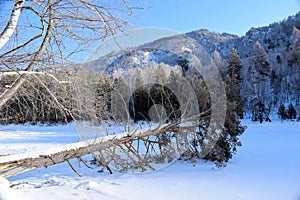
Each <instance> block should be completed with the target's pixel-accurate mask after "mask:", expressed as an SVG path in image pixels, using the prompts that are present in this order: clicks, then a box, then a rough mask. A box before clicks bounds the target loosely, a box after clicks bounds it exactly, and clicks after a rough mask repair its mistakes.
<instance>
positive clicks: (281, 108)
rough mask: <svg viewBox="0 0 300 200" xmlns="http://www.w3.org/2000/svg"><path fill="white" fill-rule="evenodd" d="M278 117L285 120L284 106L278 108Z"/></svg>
mask: <svg viewBox="0 0 300 200" xmlns="http://www.w3.org/2000/svg"><path fill="white" fill-rule="evenodd" d="M278 115H279V117H280V118H281V119H282V120H285V119H286V117H287V114H286V111H285V106H284V104H280V106H279V108H278Z"/></svg>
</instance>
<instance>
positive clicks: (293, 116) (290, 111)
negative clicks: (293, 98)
mask: <svg viewBox="0 0 300 200" xmlns="http://www.w3.org/2000/svg"><path fill="white" fill-rule="evenodd" d="M296 117H297V111H296V109H295V107H294V106H293V104H290V105H289V108H288V110H287V118H288V119H296Z"/></svg>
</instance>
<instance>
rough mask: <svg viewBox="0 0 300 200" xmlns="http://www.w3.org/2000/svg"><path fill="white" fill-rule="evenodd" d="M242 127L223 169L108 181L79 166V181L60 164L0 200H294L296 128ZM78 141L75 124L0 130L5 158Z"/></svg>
mask: <svg viewBox="0 0 300 200" xmlns="http://www.w3.org/2000/svg"><path fill="white" fill-rule="evenodd" d="M244 124H245V125H247V126H248V129H247V130H246V132H245V133H244V135H243V136H242V137H241V141H242V143H243V147H242V148H239V149H238V153H237V155H236V156H235V157H234V158H233V159H232V160H231V161H230V162H229V163H228V165H227V167H225V168H220V169H216V168H215V166H214V164H213V163H203V162H197V163H195V164H191V163H187V162H182V161H177V162H175V163H173V164H172V165H170V166H169V167H167V168H164V169H162V170H158V171H156V172H152V173H140V174H126V173H120V172H117V171H115V173H114V174H112V175H109V174H108V172H104V173H98V172H97V170H91V169H88V168H86V167H84V166H82V167H81V168H78V167H77V169H78V171H79V172H80V173H81V174H83V175H84V177H81V178H80V177H77V176H76V174H74V172H73V171H72V170H71V169H70V167H69V166H68V164H67V163H62V164H58V165H55V166H51V167H49V168H47V169H37V170H33V171H29V172H26V173H23V174H20V175H17V176H15V177H11V178H8V180H7V179H3V178H0V199H1V200H13V199H18V200H19V199H22V200H23V199H25V200H35V199H41V198H43V199H44V200H48V199H49V200H52V199H59V200H60V199H66V200H69V199H80V200H82V199H87V200H90V199H130V200H132V199H151V200H152V199H172V200H175V199H180V200H181V199H195V200H196V199H197V200H198V199H200V200H201V199H204V200H219V199H225V200H254V199H257V200H259V199H264V200H269V199H270V200H283V199H284V200H299V199H300V172H299V168H300V154H299V153H300V122H284V123H282V122H272V123H263V124H258V123H253V122H250V121H244ZM78 141H80V138H79V136H78V135H77V132H76V127H75V125H74V124H71V125H67V126H61V125H59V126H30V125H24V126H14V125H8V126H1V127H0V155H2V156H5V155H7V154H15V153H25V152H31V151H37V150H44V149H47V148H53V147H58V146H62V145H65V144H69V143H74V142H78ZM73 163H74V166H77V164H76V160H73Z"/></svg>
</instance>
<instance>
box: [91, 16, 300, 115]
mask: <svg viewBox="0 0 300 200" xmlns="http://www.w3.org/2000/svg"><path fill="white" fill-rule="evenodd" d="M299 30H300V12H299V13H297V14H296V15H294V16H290V17H288V18H287V19H284V20H282V21H280V22H275V23H272V24H270V25H269V26H265V27H259V28H251V29H250V30H249V31H248V32H247V33H246V35H245V36H242V37H239V36H237V35H232V34H228V33H222V34H219V33H214V32H210V31H208V30H205V29H201V30H198V31H193V32H190V33H186V34H183V35H177V36H173V37H169V38H162V39H159V40H157V41H154V42H152V43H149V44H145V45H143V46H141V47H138V48H135V49H130V50H127V51H125V52H122V53H121V54H114V56H113V57H114V58H113V59H110V61H111V62H110V64H107V65H106V67H105V68H104V69H103V68H102V70H104V71H107V72H109V73H114V72H115V71H118V70H120V69H123V70H124V69H128V68H135V67H143V66H144V65H145V64H147V63H161V62H163V63H165V64H168V65H171V66H174V65H182V63H184V59H183V58H182V57H181V56H178V55H174V54H172V53H170V52H168V51H166V50H160V49H159V48H158V49H156V48H153V47H160V46H164V47H165V48H164V49H168V45H169V46H170V49H173V50H172V52H174V49H177V50H178V49H180V48H175V47H174V46H172V45H174V43H176V45H178V44H180V40H182V38H186V37H187V38H191V39H193V40H195V41H196V42H197V43H199V44H200V45H201V46H202V47H203V48H204V49H205V50H206V51H207V52H208V53H209V54H210V55H211V56H212V57H213V58H214V59H215V61H216V64H217V66H218V67H219V69H220V72H221V73H222V75H225V73H226V71H227V65H228V64H227V59H228V56H229V54H230V51H231V49H232V48H234V49H235V50H236V51H237V53H238V55H239V57H240V59H241V62H242V65H243V68H242V77H243V87H242V94H243V97H244V98H246V99H247V102H248V103H247V104H246V106H245V109H246V111H251V110H253V105H254V104H258V103H263V104H264V107H265V108H266V109H268V110H270V111H273V112H274V113H275V112H277V109H278V107H279V105H280V104H290V103H292V104H294V105H296V108H297V110H298V111H300V31H299ZM183 43H184V42H182V45H184V44H183ZM179 46H180V45H179ZM103 60H107V57H105V58H104V59H103V58H102V59H99V60H97V61H95V62H93V63H90V64H89V65H90V66H93V68H97V67H95V66H102V67H103ZM185 64H187V63H185ZM185 67H186V69H188V66H185ZM258 93H259V94H258Z"/></svg>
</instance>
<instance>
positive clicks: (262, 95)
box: [248, 41, 271, 121]
mask: <svg viewBox="0 0 300 200" xmlns="http://www.w3.org/2000/svg"><path fill="white" fill-rule="evenodd" d="M250 64H251V66H250V68H249V69H248V73H250V80H249V82H250V83H251V88H252V98H251V104H252V105H251V107H252V119H253V120H255V121H256V120H258V119H260V121H262V116H263V115H264V114H268V111H267V109H266V105H267V103H269V101H270V99H269V95H268V93H269V91H270V90H269V83H270V73H271V69H270V64H269V61H268V58H267V53H266V52H265V50H264V49H263V47H262V46H261V44H260V43H259V42H258V41H257V42H256V43H255V44H254V45H253V49H252V57H251V58H250ZM267 119H268V117H267Z"/></svg>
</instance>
